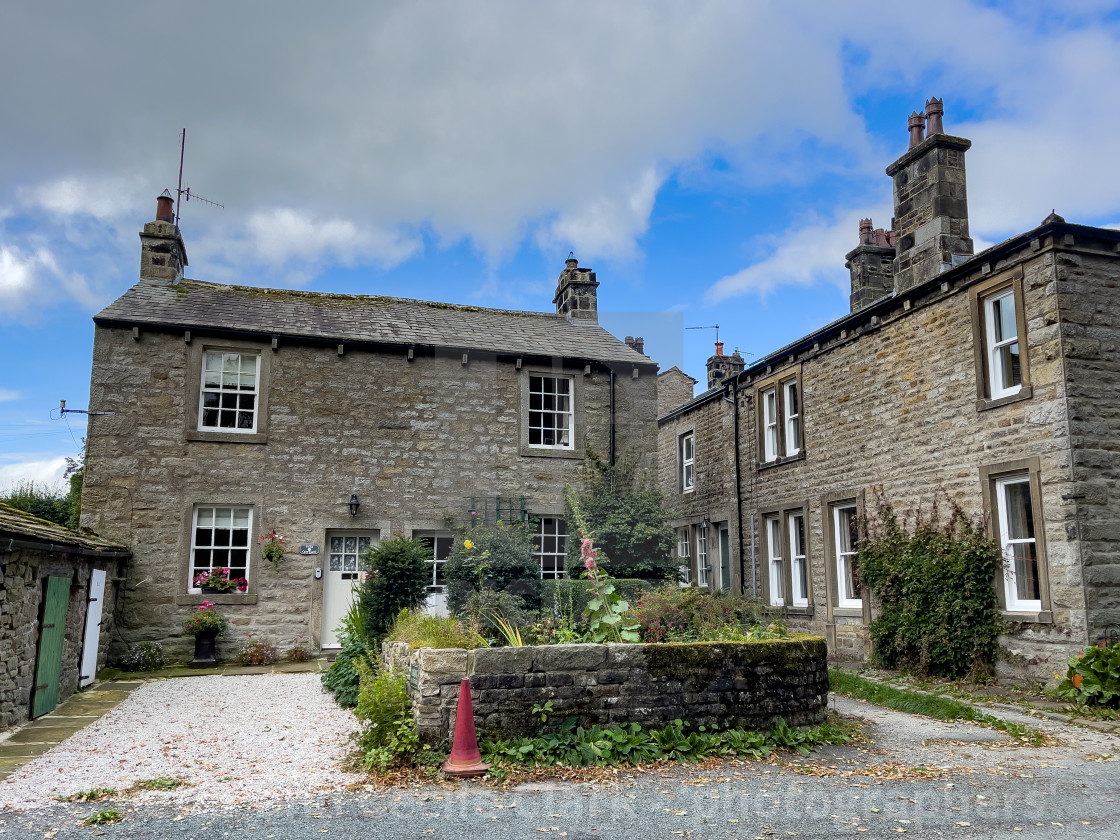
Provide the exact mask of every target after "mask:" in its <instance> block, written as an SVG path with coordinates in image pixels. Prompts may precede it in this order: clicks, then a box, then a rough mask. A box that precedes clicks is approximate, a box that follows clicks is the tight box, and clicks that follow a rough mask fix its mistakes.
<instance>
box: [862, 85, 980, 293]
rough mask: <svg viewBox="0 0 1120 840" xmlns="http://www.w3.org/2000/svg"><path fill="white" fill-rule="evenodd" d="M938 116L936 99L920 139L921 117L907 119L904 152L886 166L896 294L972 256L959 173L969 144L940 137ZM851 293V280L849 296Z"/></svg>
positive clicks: (928, 105)
mask: <svg viewBox="0 0 1120 840" xmlns="http://www.w3.org/2000/svg"><path fill="white" fill-rule="evenodd" d="M944 111H945V106H944V103H943V102H942V100H940V99H936V98H935V99H930V100H929V101H928V102H926V114H928V124H926V125H925V126H924V127H925V128H928V136H926V137H925V139H922V130H923V125H922V124H921V123H924V122H925V115H923V114H911V115H910V119H909V127H910V148H909V149H908V150H907V152H906V154H904V155H903V156H902V157H900V158H899V159H898V160H896V161H895V162H894V163H892V164H891V165H890V166H888V167H887V174H888V175H890V176H891V178H892V179H893V181H894V231H893V233H894V243H893V244H894V246H895V249H896V251H897V253H896V255H895V260H894V287H895V289H896V291H899V292H903V291H906V290H907V289H911V288H913V287H914V286H917V285H919V284H921V283H924V282H925V281H927V280H929V279H931V278H932V277H935V276H936V275H937V274H939V273H940V272H942V271H945V270H946V269H948V268H952V267H953V266H954V265H956V264H958V263H960V262H962V261H963V260H965V259H967V258H968V257H970V256H972V254H973V246H972V239H971V238H970V237H969V235H968V200H967V195H966V191H965V171H964V153H965V152H966V151H968V149H969V148H970V147H971V146H972V143H971V142H970V141H968V140H965V139H964V138H963V137H953V136H951V135H948V134H945V130H944V126H943V124H942V115H943V114H944ZM857 250H858V249H857ZM854 277H855V274H854V273H853V278H854ZM854 292H855V287H854V280H853V297H854ZM854 308H855V307H854V305H853V309H854Z"/></svg>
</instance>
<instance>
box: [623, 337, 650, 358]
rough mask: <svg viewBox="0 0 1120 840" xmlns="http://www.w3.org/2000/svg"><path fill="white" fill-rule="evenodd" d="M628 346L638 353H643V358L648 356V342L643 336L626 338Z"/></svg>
mask: <svg viewBox="0 0 1120 840" xmlns="http://www.w3.org/2000/svg"><path fill="white" fill-rule="evenodd" d="M626 346H627V347H629V348H630V349H631V350H633V351H635V352H637V353H641V354H642V355H643V356H644V355H645V354H646V340H645V339H644V338H642V337H641V336H638V337H637V338H634V336H632V335H628V336H626Z"/></svg>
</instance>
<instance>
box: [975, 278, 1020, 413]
mask: <svg viewBox="0 0 1120 840" xmlns="http://www.w3.org/2000/svg"><path fill="white" fill-rule="evenodd" d="M982 300H983V304H984V342H985V344H986V349H987V354H988V392H989V395H990V396H991V398H992V399H993V400H998V399H1001V398H1002V397H1011V396H1014V395H1015V394H1018V393H1019V392H1020V391H1021V390H1022V388H1023V362H1022V353H1023V345H1022V343H1021V342H1020V337H1019V315H1018V311H1017V309H1016V304H1017V301H1016V300H1015V289H1014V287H1012V288H1010V289H1003V290H1002V291H999V292H995V293H994V294H991V295H988V296H986V297H984V298H982ZM997 307H998V309H997ZM1005 307H1009V308H1010V315H1011V319H1010V321H1011V324H1012V326H1013V327H1014V328H1015V334H1014V335H1012V336H1010V337H1007V336H1001V334H1000V329H1001V328H1002V326H1003V324H1005V323H1006V321H1007V319H1006V318H1005V317H1004V318H1001V317H1000V315H1001V314H1006V313H1005ZM1012 345H1015V346H1016V347H1017V348H1018V352H1019V357H1020V360H1019V381H1018V382H1015V383H1012V384H1011V385H1007V386H1005V385H1004V384H1003V382H1004V378H1005V374H1007V373H1008V371H1007V370H1006V368H1005V366H1004V360H1003V352H1002V351H1003V349H1004V348H1005V347H1010V346H1012Z"/></svg>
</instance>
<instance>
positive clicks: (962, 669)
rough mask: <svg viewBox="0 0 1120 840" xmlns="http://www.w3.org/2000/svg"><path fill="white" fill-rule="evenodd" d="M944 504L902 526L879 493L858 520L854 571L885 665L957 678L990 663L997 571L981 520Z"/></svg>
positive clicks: (996, 623)
mask: <svg viewBox="0 0 1120 840" xmlns="http://www.w3.org/2000/svg"><path fill="white" fill-rule="evenodd" d="M949 506H950V513H949V516H948V517H947V518H942V517H941V516H940V515H939V511H938V506H937V504H936V503H935V504H934V506H933V509H932V511H931V512H929V513H923V511H921V510H919V511H918V512H917V513H916V514H914V515H913V516H912V517H908V518H909V519H912V523H911V524H909V527H907V523H903V522H900V521H899V516H898V514H897V513H896V512H895V510H894V508H893V507H892V506H891V505H890V504H889V503H888V502H887V501H886V500H885V499H884V498H883V497H882V496H881V495H880V496H879V497H878V498H877V499H876V508H877V509H876V510H874V511H873V512H872V513H871V514H870V515H869V516H868V517H867V518H866V519H865V520H864V522H863V527H864V531H865V535H864V539H863V540H862V542H861V544H860V547H859V556H858V568H859V575H860V578H861V579H862V581H863V583H864V584H866V585H867V587H869V588H870V589H871V590H872V592H873V593H874V594H875V596H876V598H877V599H878V601H879V603H880V605H881V609H882V613H881V614H880V615H879V617H878V618H876V619H875V620H874V621H873V622H872V623H871V638H872V640H873V641H874V643H875V654H876V656H877V657H878V659H879V661H880V662H881V664H882V665H884V666H885V667H887V668H901V669H907V670H913V671H916V672H918V673H923V674H932V675H935V676H941V677H947V678H950V679H960V678H961V677H964V676H967V675H969V674H975V673H988V672H990V671H991V669H992V666H993V665H994V664H995V658H996V651H997V637H998V636H999V634H1000V633H1001V632H1002V630H1003V623H1002V620H1001V618H1000V613H999V604H998V601H997V600H996V591H995V586H994V582H995V580H996V579H997V575H998V574H1000V573H1001V572H1002V569H1003V561H1002V557H1001V554H1000V549H999V545H998V544H997V543H995V542H994V541H992V540H991V539H989V538H988V536H987V534H986V533H985V530H984V527H983V523H981V522H976V521H973V520H970V519H969V518H968V517H967V516H966V515H965V513H964V512H963V511H962V510H961V509H960V507H959V506H958V505H956V504H955V503H953V502H949Z"/></svg>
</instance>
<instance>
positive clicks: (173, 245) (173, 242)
mask: <svg viewBox="0 0 1120 840" xmlns="http://www.w3.org/2000/svg"><path fill="white" fill-rule="evenodd" d="M186 265H187V248H186V246H185V245H184V244H183V237H182V236H180V234H179V228H178V226H176V224H175V200H174V199H173V198H172V197H171V193H170V192H168V191H167V190H164V191H163V193H162V194H161V195H159V196H158V197H157V198H156V218H155V221H153V222H148V223H147V224H146V225H144V229H143V230H142V231H140V278H141V279H142V280H160V281H163V282H167V283H170V284H172V285H174V284H175V283H178V282H179V281H180V280H182V279H183V269H184V268H185V267H186Z"/></svg>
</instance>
